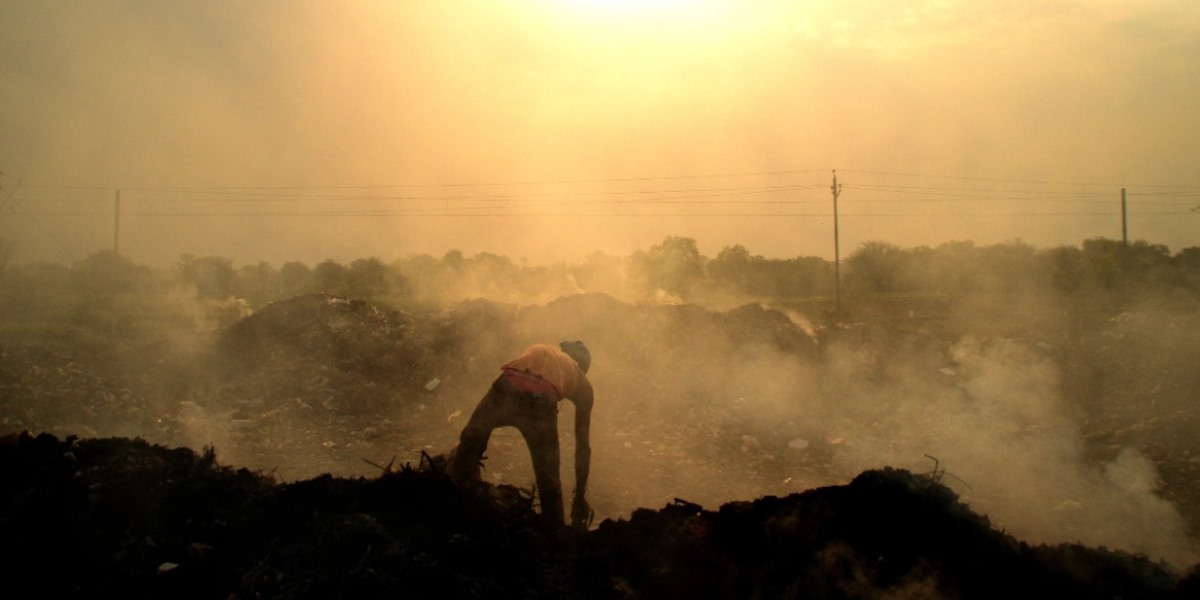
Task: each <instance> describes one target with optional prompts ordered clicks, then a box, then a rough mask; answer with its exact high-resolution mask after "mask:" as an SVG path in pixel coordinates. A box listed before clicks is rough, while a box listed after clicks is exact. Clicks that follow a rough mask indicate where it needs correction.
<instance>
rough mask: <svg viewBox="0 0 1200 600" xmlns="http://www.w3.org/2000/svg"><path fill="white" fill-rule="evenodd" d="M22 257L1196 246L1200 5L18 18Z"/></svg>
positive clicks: (0, 64) (3, 69) (0, 47)
mask: <svg viewBox="0 0 1200 600" xmlns="http://www.w3.org/2000/svg"><path fill="white" fill-rule="evenodd" d="M0 22H3V23H4V31H5V33H4V35H3V36H2V38H0V79H2V80H3V81H4V85H3V86H0V172H2V173H3V175H0V188H2V190H3V191H0V202H2V205H0V206H2V207H0V236H2V237H3V238H6V239H7V240H9V241H11V242H12V244H13V250H12V252H13V257H14V260H17V261H33V260H52V261H56V262H70V261H72V260H74V259H79V258H82V257H83V256H86V255H88V254H90V253H92V252H94V251H96V250H101V249H107V248H111V247H113V245H114V237H115V236H114V229H115V228H114V223H113V221H114V219H113V213H114V204H115V202H114V200H115V195H116V192H115V190H116V189H121V199H122V204H121V212H122V217H121V221H120V227H119V246H120V249H121V251H122V252H123V253H125V254H127V255H128V256H130V257H132V258H134V259H135V260H137V261H139V262H145V263H152V264H164V263H170V262H171V261H173V260H175V259H176V258H177V257H178V256H179V255H180V254H183V253H191V254H195V255H201V256H203V255H217V256H231V257H235V258H236V259H237V260H239V261H241V262H245V263H253V262H257V261H259V260H266V261H271V262H274V263H276V264H278V263H279V262H281V261H283V260H285V259H286V260H305V261H310V262H312V261H317V260H322V259H325V258H335V259H341V260H347V259H350V258H355V257H361V256H372V255H375V256H380V257H382V258H384V259H385V260H390V259H392V258H395V257H398V256H404V255H407V254H412V253H425V252H427V253H431V254H434V255H440V254H441V253H443V252H445V251H446V250H449V249H452V248H457V249H461V250H462V251H464V252H466V253H467V254H474V253H476V252H483V251H489V252H498V253H503V254H506V255H509V256H513V257H514V258H520V257H525V258H527V259H529V260H530V261H533V262H538V263H541V262H552V261H554V260H557V259H561V258H568V259H575V258H579V257H581V256H583V255H586V254H587V253H589V252H591V251H594V250H605V251H610V252H614V253H626V252H629V251H632V250H633V249H635V248H640V247H645V246H647V245H649V244H650V243H653V242H654V241H657V240H659V239H661V238H662V237H663V236H665V235H683V236H688V237H693V238H695V239H696V240H697V241H698V243H699V244H700V248H701V250H702V251H703V252H705V253H706V254H708V255H713V254H715V253H716V252H717V251H718V250H719V249H720V248H721V247H723V246H725V245H728V244H732V243H747V241H748V240H753V242H752V243H751V244H750V246H751V249H752V250H753V251H755V252H757V253H762V254H764V255H766V256H798V255H813V256H823V257H827V258H832V256H831V255H832V253H833V235H832V222H831V221H832V220H831V212H832V205H831V204H832V202H831V194H830V189H829V188H830V184H831V176H832V173H831V171H832V170H834V169H837V170H838V172H839V179H840V182H841V183H843V185H844V188H843V192H842V196H841V198H840V205H841V213H842V219H841V236H842V237H841V243H842V248H843V251H845V250H846V249H853V248H855V247H857V246H858V245H859V244H861V243H862V242H864V241H869V240H883V241H887V242H891V243H896V244H900V245H903V246H911V245H918V244H931V245H932V244H937V243H940V242H942V241H947V240H951V239H972V240H975V241H977V242H979V243H983V244H987V243H997V242H1002V241H1008V240H1013V239H1022V240H1024V241H1026V242H1029V243H1033V244H1035V245H1040V246H1047V245H1056V244H1063V243H1075V242H1077V241H1078V240H1080V239H1085V238H1089V237H1094V236H1104V237H1110V238H1119V237H1120V236H1121V220H1120V205H1119V201H1120V189H1121V188H1122V187H1127V188H1128V192H1129V197H1128V198H1129V213H1130V219H1129V235H1130V237H1131V238H1133V239H1148V240H1152V241H1154V242H1156V243H1163V244H1166V245H1168V246H1170V247H1171V248H1173V249H1179V248H1182V247H1186V246H1191V245H1195V244H1196V243H1197V239H1196V234H1195V231H1196V227H1195V225H1196V222H1195V219H1196V214H1195V212H1194V211H1193V210H1192V209H1193V208H1194V207H1195V206H1197V205H1200V180H1198V179H1197V175H1196V172H1195V156H1197V155H1200V138H1198V137H1197V136H1196V135H1195V132H1196V131H1197V130H1200V113H1197V111H1196V110H1195V106H1194V99H1195V98H1196V97H1198V96H1200V62H1198V61H1196V60H1195V57H1196V56H1200V7H1198V6H1197V5H1196V3H1194V2H1190V1H1188V0H1162V1H1154V2H1134V1H1119V0H1104V1H1099V0H1097V1H1088V2H1083V1H1066V0H1064V1H1061V2H1043V1H1032V0H1028V1H1026V0H1016V1H1012V2H1000V3H997V2H984V1H981V0H961V1H932V0H930V1H908V2H899V1H893V2H875V1H872V2H866V1H854V2H847V1H837V2H833V1H830V0H814V1H811V2H773V1H768V0H754V1H749V2H725V1H721V0H708V1H705V0H697V1H694V2H687V1H682V0H674V1H672V0H658V1H647V2H641V3H637V2H627V3H620V2H618V3H600V2H583V1H569V0H561V1H551V0H540V1H535V0H526V1H520V2H504V3H493V2H478V1H446V2H362V3H351V4H347V3H341V2H298V3H289V4H287V5H281V4H279V3H275V2H264V1H259V0H252V1H248V2H245V1H242V2H232V1H217V2H192V1H186V2H171V3H160V2H139V1H112V2H87V3H79V2H61V1H43V0H38V1H31V0H14V1H10V2H5V3H4V4H3V6H2V7H0Z"/></svg>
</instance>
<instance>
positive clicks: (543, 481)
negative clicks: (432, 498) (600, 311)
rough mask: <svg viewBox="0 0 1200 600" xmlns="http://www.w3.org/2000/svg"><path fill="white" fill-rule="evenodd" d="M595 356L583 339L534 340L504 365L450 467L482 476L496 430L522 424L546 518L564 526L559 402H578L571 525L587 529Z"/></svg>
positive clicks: (459, 474) (462, 475) (466, 476)
mask: <svg viewBox="0 0 1200 600" xmlns="http://www.w3.org/2000/svg"><path fill="white" fill-rule="evenodd" d="M591 362H592V356H591V352H590V351H588V349H587V347H586V346H584V345H583V342H580V341H573V342H562V343H560V344H559V345H558V346H557V347H555V346H551V345H549V344H534V345H532V346H530V347H528V348H526V349H525V351H524V352H522V353H521V355H520V356H518V357H517V358H515V359H513V360H512V361H509V362H508V363H507V364H505V365H504V366H503V367H501V368H500V376H499V377H497V378H496V380H495V381H494V382H492V387H491V389H489V390H488V392H487V393H486V394H485V395H484V396H483V399H482V400H480V401H479V405H478V406H476V407H475V411H474V412H473V413H472V414H471V419H470V420H469V421H468V422H467V424H466V426H465V427H463V430H462V433H461V434H460V435H459V443H458V447H457V448H456V449H455V451H454V456H453V460H452V461H451V465H450V473H451V476H452V477H454V478H455V479H457V480H459V481H471V480H477V479H478V478H479V461H480V460H481V459H482V458H483V453H484V451H485V450H487V445H488V440H489V439H490V438H491V436H492V430H494V429H496V428H497V427H506V426H511V427H516V428H517V430H519V431H520V432H521V435H522V436H523V437H524V438H525V444H526V445H527V446H528V447H529V455H530V458H532V459H533V473H534V476H535V478H536V479H537V487H538V495H539V497H540V498H541V503H542V518H543V519H544V520H545V521H546V522H547V524H549V525H553V526H562V525H563V523H564V521H563V501H562V483H561V478H560V475H559V447H558V403H559V401H561V400H563V399H564V398H565V399H568V400H570V401H571V402H574V403H575V495H574V497H573V499H572V502H571V525H572V526H573V527H576V528H580V529H586V528H587V526H588V525H589V522H590V520H591V514H592V511H591V507H589V506H588V503H587V500H586V499H585V498H584V496H585V494H586V492H587V482H588V470H589V468H590V466H591V460H592V449H591V441H590V439H591V420H592V401H593V397H592V384H591V382H589V381H588V378H587V372H588V368H589V367H590V366H591Z"/></svg>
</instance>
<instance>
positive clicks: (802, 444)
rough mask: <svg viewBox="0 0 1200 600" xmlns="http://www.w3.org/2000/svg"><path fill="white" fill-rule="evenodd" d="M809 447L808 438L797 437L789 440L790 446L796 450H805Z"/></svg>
mask: <svg viewBox="0 0 1200 600" xmlns="http://www.w3.org/2000/svg"><path fill="white" fill-rule="evenodd" d="M807 447H808V440H805V439H801V438H796V439H794V440H792V441H790V442H788V448H794V449H796V450H803V449H805V448H807Z"/></svg>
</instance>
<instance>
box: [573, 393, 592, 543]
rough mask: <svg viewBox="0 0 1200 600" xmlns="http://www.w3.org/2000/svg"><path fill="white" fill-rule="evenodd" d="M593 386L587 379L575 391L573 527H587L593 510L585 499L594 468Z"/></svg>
mask: <svg viewBox="0 0 1200 600" xmlns="http://www.w3.org/2000/svg"><path fill="white" fill-rule="evenodd" d="M592 400H593V398H592V384H591V383H590V382H589V381H588V380H587V379H586V378H585V379H584V380H583V383H582V384H581V385H580V386H579V389H577V390H575V393H574V394H573V397H572V398H571V401H572V402H574V403H575V496H574V498H573V499H572V500H571V525H572V526H573V527H587V525H588V521H589V519H590V518H591V513H592V509H591V507H590V506H588V503H587V500H586V499H585V498H584V496H585V494H586V493H587V483H588V473H589V471H590V470H591V466H592V442H591V439H592Z"/></svg>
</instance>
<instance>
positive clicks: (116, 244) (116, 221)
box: [113, 190, 121, 254]
mask: <svg viewBox="0 0 1200 600" xmlns="http://www.w3.org/2000/svg"><path fill="white" fill-rule="evenodd" d="M116 192H117V198H116V201H115V202H114V204H113V254H120V253H121V190H117V191H116Z"/></svg>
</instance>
